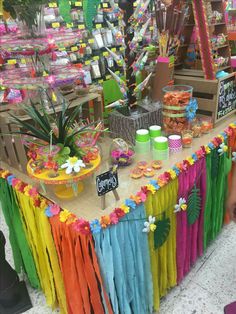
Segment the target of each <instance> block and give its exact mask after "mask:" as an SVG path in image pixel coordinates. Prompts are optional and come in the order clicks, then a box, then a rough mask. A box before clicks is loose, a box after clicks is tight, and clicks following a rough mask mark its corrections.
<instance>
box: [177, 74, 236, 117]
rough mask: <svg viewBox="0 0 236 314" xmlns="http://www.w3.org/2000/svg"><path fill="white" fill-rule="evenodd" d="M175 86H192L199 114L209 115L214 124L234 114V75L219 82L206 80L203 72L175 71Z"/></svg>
mask: <svg viewBox="0 0 236 314" xmlns="http://www.w3.org/2000/svg"><path fill="white" fill-rule="evenodd" d="M175 84H178V85H190V86H192V87H193V97H195V98H196V99H197V101H198V107H199V113H200V114H206V115H211V116H212V117H213V120H214V123H218V122H219V121H221V120H223V119H225V118H227V117H228V116H230V115H232V114H233V113H235V112H236V84H235V73H231V74H229V75H227V76H225V77H224V78H222V79H219V80H206V79H204V73H203V71H194V70H180V71H176V75H175Z"/></svg>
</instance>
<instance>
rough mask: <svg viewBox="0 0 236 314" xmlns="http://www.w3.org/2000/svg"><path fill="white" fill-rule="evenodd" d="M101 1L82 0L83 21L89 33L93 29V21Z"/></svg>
mask: <svg viewBox="0 0 236 314" xmlns="http://www.w3.org/2000/svg"><path fill="white" fill-rule="evenodd" d="M100 3H101V0H83V11H84V19H85V23H86V26H87V28H88V29H89V30H90V31H91V30H92V29H93V19H94V18H95V16H96V14H97V9H98V6H99V4H100Z"/></svg>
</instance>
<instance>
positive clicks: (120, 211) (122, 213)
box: [114, 208, 125, 218]
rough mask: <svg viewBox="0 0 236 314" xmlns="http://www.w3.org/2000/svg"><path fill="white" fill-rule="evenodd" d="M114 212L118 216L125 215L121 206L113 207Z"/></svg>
mask: <svg viewBox="0 0 236 314" xmlns="http://www.w3.org/2000/svg"><path fill="white" fill-rule="evenodd" d="M114 213H115V214H116V216H117V217H118V218H122V217H124V216H125V212H124V211H123V210H122V209H121V208H115V209H114Z"/></svg>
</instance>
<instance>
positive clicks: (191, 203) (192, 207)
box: [187, 184, 201, 225]
mask: <svg viewBox="0 0 236 314" xmlns="http://www.w3.org/2000/svg"><path fill="white" fill-rule="evenodd" d="M200 211H201V197H200V190H199V189H198V188H197V187H196V184H194V187H193V189H192V191H191V193H190V195H189V198H188V208H187V216H188V224H189V225H193V224H194V223H195V222H196V221H197V219H198V218H199V215H200Z"/></svg>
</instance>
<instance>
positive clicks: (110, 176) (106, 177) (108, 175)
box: [96, 170, 119, 196]
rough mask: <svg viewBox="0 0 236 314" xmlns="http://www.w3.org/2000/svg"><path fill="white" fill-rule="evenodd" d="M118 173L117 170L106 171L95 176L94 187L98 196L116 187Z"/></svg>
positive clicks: (117, 184)
mask: <svg viewBox="0 0 236 314" xmlns="http://www.w3.org/2000/svg"><path fill="white" fill-rule="evenodd" d="M118 186H119V182H118V174H117V171H114V172H113V171H112V170H110V171H107V172H105V173H102V174H100V175H99V176H97V177H96V187H97V193H98V196H103V195H105V194H107V193H109V192H111V191H114V190H116V189H117V188H118Z"/></svg>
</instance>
